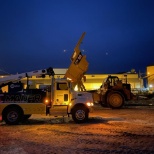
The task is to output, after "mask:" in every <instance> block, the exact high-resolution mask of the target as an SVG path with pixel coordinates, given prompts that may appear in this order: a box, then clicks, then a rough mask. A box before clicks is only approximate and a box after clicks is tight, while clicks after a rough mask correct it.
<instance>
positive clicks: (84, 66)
mask: <svg viewBox="0 0 154 154" xmlns="http://www.w3.org/2000/svg"><path fill="white" fill-rule="evenodd" d="M85 34H86V33H85V32H84V33H83V34H82V36H81V38H80V39H79V41H78V43H77V45H76V46H75V48H74V53H73V55H72V56H71V65H70V67H69V68H68V70H67V72H66V74H65V77H66V78H68V79H70V80H71V81H72V84H73V88H75V87H76V86H77V89H78V91H86V89H85V86H84V85H83V82H82V80H83V81H85V80H86V77H85V76H84V74H85V73H86V71H87V70H88V65H89V64H88V62H87V60H86V55H83V54H82V53H81V51H80V44H81V43H82V40H83V38H84V36H85Z"/></svg>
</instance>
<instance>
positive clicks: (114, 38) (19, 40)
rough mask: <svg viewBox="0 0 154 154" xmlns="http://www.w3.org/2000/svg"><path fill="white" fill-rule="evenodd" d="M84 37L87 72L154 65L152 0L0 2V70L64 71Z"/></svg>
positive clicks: (153, 9) (111, 71) (16, 0)
mask: <svg viewBox="0 0 154 154" xmlns="http://www.w3.org/2000/svg"><path fill="white" fill-rule="evenodd" d="M83 32H86V35H85V38H84V40H83V44H82V45H81V49H83V50H84V54H86V55H87V60H88V62H89V70H88V73H117V72H123V71H130V70H131V69H132V68H134V69H135V70H136V71H137V72H138V71H139V70H140V71H145V69H146V66H147V65H151V64H154V0H1V1H0V57H1V58H0V69H3V70H5V71H6V72H9V73H16V72H18V73H20V72H26V71H32V70H37V69H42V68H46V67H49V66H52V67H53V68H68V67H69V65H70V57H71V55H72V53H73V49H74V47H75V45H76V43H77V41H78V39H79V38H80V36H81V34H82V33H83ZM64 50H66V52H64Z"/></svg>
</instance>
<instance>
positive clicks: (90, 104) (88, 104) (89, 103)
mask: <svg viewBox="0 0 154 154" xmlns="http://www.w3.org/2000/svg"><path fill="white" fill-rule="evenodd" d="M86 104H87V106H93V105H94V104H93V103H91V102H87V103H86Z"/></svg>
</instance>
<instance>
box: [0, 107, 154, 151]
mask: <svg viewBox="0 0 154 154" xmlns="http://www.w3.org/2000/svg"><path fill="white" fill-rule="evenodd" d="M82 153H84V154H108V153H110V154H114V153H116V154H123V153H124V154H125V153H130V154H154V108H153V107H126V108H124V109H119V110H112V109H106V108H102V107H101V106H98V105H96V106H95V107H94V111H93V112H92V113H90V119H89V121H88V122H87V123H84V124H76V123H74V122H73V120H72V119H71V117H69V118H68V117H65V118H62V117H50V116H45V115H32V116H31V118H30V119H29V120H28V121H27V122H26V123H24V124H20V125H16V126H9V125H6V124H5V123H4V122H3V123H2V122H1V123H0V154H82Z"/></svg>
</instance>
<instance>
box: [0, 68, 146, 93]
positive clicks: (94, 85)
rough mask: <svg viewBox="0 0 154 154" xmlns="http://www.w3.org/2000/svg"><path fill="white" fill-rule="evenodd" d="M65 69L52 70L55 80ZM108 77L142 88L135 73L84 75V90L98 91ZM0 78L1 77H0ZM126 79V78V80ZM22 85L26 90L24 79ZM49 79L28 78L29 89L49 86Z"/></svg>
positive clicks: (25, 80) (63, 73)
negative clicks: (114, 77) (115, 77)
mask: <svg viewBox="0 0 154 154" xmlns="http://www.w3.org/2000/svg"><path fill="white" fill-rule="evenodd" d="M66 71H67V69H54V72H55V78H63V77H64V75H65V73H66ZM108 75H114V76H118V77H119V79H120V80H122V81H123V82H126V80H127V83H130V84H131V88H132V90H134V89H136V90H139V89H140V88H142V87H143V80H142V79H140V78H139V76H138V74H137V73H131V72H129V73H121V74H86V75H85V76H86V82H84V85H85V87H86V90H96V89H99V88H100V86H101V85H102V83H103V82H104V80H105V79H106V78H107V77H108ZM0 77H2V76H1V75H0ZM126 77H127V78H126ZM21 81H22V83H23V84H24V88H26V84H27V79H26V78H24V79H22V80H21ZM50 83H51V78H50V77H48V76H46V77H45V78H41V77H35V76H33V77H31V78H30V88H38V89H39V88H43V87H44V86H47V85H50ZM4 88H5V91H7V87H4Z"/></svg>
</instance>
